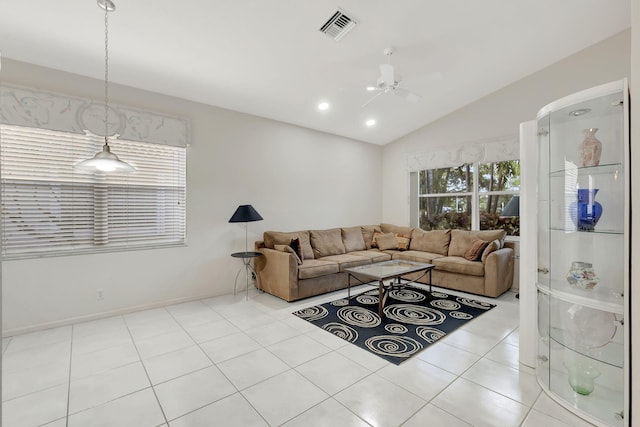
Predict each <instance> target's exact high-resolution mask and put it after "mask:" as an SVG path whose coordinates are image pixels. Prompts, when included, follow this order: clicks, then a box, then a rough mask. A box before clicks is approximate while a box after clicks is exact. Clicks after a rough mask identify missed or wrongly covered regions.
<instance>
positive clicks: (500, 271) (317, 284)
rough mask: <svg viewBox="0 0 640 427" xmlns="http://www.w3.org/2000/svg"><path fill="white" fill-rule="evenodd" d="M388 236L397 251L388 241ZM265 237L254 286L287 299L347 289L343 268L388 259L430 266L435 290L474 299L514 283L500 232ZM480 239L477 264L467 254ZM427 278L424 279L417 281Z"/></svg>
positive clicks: (360, 229) (381, 230)
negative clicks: (446, 289) (294, 248)
mask: <svg viewBox="0 0 640 427" xmlns="http://www.w3.org/2000/svg"><path fill="white" fill-rule="evenodd" d="M391 233H393V236H394V237H395V239H393V240H395V242H396V247H393V246H394V243H393V241H391V240H390V236H391ZM263 237H264V240H263V241H259V242H256V245H255V246H256V251H258V252H261V253H262V254H263V255H264V256H261V257H258V258H256V259H255V270H256V273H257V287H258V288H259V289H261V290H263V291H265V292H268V293H270V294H273V295H275V296H278V297H280V298H282V299H284V300H286V301H295V300H298V299H301V298H306V297H310V296H314V295H320V294H323V293H326V292H331V291H334V290H338V289H343V288H346V287H347V280H348V278H347V273H345V271H344V270H345V269H346V268H350V267H355V266H359V265H365V264H370V263H375V262H380V261H388V260H391V259H403V260H410V261H418V262H425V263H429V264H434V265H435V268H434V270H433V274H432V280H433V284H434V285H435V286H440V287H444V288H449V289H455V290H459V291H464V292H470V293H473V294H478V295H485V296H490V297H497V296H499V295H501V294H502V293H504V292H506V291H507V290H509V289H510V288H511V285H512V283H513V254H514V251H513V243H511V242H505V241H504V238H505V232H504V231H503V230H486V231H468V230H433V231H424V230H421V229H419V228H411V227H402V226H396V225H392V224H381V225H380V226H378V225H367V226H356V227H346V228H333V229H329V230H304V231H295V232H277V231H265V232H264V236H263ZM292 239H299V243H300V247H299V249H298V251H297V252H298V253H299V255H300V256H298V255H296V254H295V253H296V250H293V249H291V248H290V247H289V245H290V243H291V241H292ZM479 240H484V241H487V242H490V243H488V244H487V247H486V248H485V249H484V250H482V251H481V253H478V254H477V259H478V260H477V261H475V260H474V261H470V260H468V259H467V258H465V255H467V256H469V253H470V252H473V250H474V248H475V247H477V246H483V245H484V244H482V242H479ZM383 243H384V244H383ZM376 244H379V245H378V246H379V247H375V246H376ZM294 246H295V245H294ZM472 246H474V248H471V247H472ZM401 249H404V250H401ZM416 277H417V275H416ZM427 280H428V275H426V276H424V277H423V278H422V279H421V280H420V281H421V282H423V283H426V281H427Z"/></svg>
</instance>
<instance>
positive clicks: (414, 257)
mask: <svg viewBox="0 0 640 427" xmlns="http://www.w3.org/2000/svg"><path fill="white" fill-rule="evenodd" d="M436 258H442V255H440V254H434V253H433V252H422V251H412V250H408V251H403V252H398V253H396V254H394V255H393V259H403V260H406V261H415V262H424V263H427V264H432V262H431V261H433V260H434V259H436Z"/></svg>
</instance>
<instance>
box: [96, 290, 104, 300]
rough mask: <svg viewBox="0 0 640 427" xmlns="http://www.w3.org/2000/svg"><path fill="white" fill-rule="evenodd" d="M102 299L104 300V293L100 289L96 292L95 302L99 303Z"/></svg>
mask: <svg viewBox="0 0 640 427" xmlns="http://www.w3.org/2000/svg"><path fill="white" fill-rule="evenodd" d="M103 299H104V292H103V291H102V289H98V290H97V292H96V300H97V301H101V300H103Z"/></svg>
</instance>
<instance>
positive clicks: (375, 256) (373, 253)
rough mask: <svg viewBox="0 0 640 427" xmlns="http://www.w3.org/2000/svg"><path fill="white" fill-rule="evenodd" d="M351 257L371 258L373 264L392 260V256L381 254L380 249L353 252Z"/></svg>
mask: <svg viewBox="0 0 640 427" xmlns="http://www.w3.org/2000/svg"><path fill="white" fill-rule="evenodd" d="M349 255H357V256H362V257H366V258H369V259H370V260H371V262H372V263H373V262H382V261H389V260H390V259H391V255H389V254H387V253H384V252H380V250H378V249H369V250H366V251H356V252H351V253H350V254H349Z"/></svg>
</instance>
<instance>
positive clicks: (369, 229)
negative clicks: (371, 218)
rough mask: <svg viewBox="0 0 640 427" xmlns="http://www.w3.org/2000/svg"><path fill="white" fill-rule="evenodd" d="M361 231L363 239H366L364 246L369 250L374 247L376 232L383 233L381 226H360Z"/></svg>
mask: <svg viewBox="0 0 640 427" xmlns="http://www.w3.org/2000/svg"><path fill="white" fill-rule="evenodd" d="M360 229H361V230H362V238H364V244H365V245H366V247H367V249H371V248H372V247H375V246H372V245H371V244H372V242H373V233H375V232H376V231H381V230H380V226H379V225H362V226H360Z"/></svg>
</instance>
